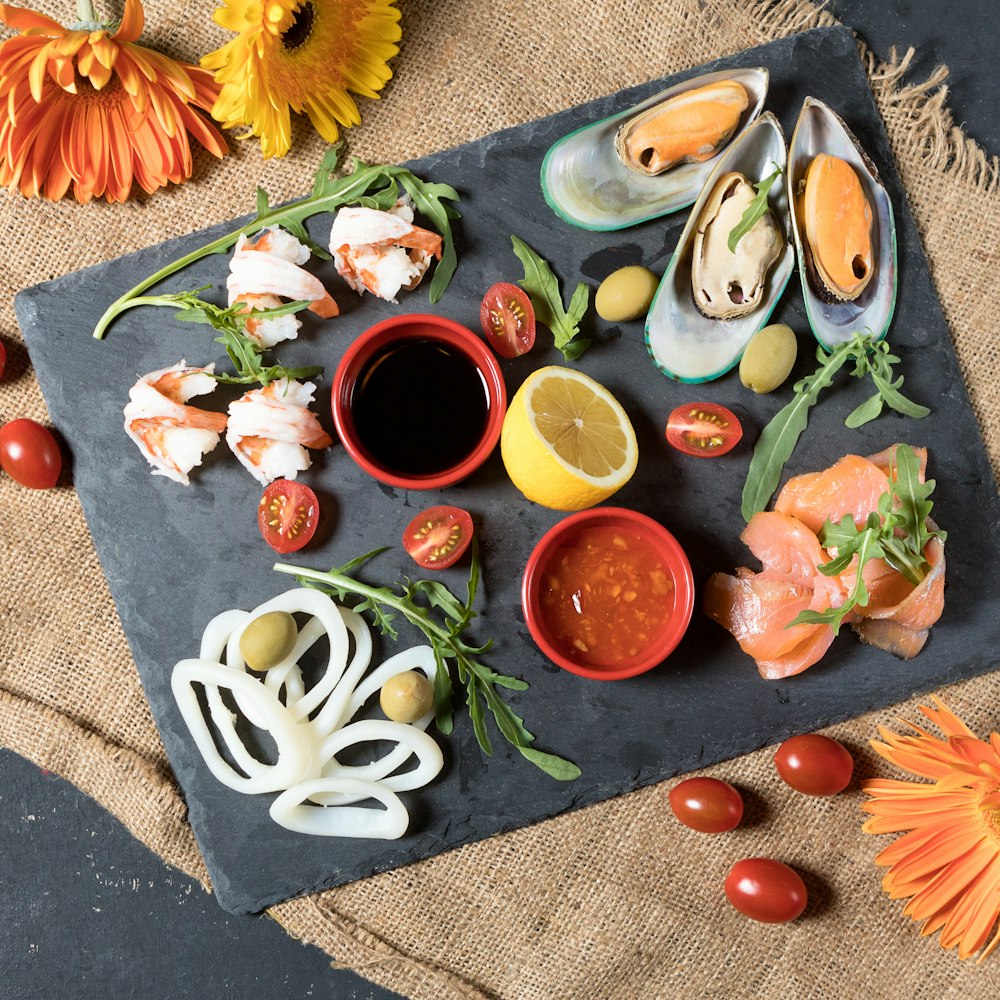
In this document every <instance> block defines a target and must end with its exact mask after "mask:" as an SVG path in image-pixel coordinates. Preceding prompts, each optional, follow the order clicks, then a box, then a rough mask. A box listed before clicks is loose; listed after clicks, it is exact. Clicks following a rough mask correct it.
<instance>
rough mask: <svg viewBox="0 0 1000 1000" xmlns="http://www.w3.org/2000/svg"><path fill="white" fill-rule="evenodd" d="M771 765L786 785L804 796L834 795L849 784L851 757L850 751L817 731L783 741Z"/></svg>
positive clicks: (852, 771)
mask: <svg viewBox="0 0 1000 1000" xmlns="http://www.w3.org/2000/svg"><path fill="white" fill-rule="evenodd" d="M774 766H775V767H776V768H777V769H778V774H780V775H781V780H782V781H784V783H785V784H786V785H791V787H792V788H794V789H795V790H796V791H797V792H803V793H804V794H805V795H836V794H837V793H838V792H842V791H843V790H844V789H845V788H846V787H847V786H848V785H849V784H850V783H851V775H852V774H853V773H854V758H853V757H852V756H851V754H850V751H849V750H848V749H847V748H846V747H844V746H842V745H841V744H840V743H838V742H837V741H836V740H831V739H830V737H829V736H822V735H820V734H819V733H804V734H803V735H801V736H793V737H792V738H791V739H790V740H785V742H784V743H782V744H781V746H780V747H778V752H777V753H776V754H775V755H774Z"/></svg>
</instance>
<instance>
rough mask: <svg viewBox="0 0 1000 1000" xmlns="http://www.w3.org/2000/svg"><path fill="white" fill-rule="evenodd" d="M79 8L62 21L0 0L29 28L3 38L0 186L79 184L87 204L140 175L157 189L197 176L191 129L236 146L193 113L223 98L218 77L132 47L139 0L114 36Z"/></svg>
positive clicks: (128, 1) (33, 190) (143, 183)
mask: <svg viewBox="0 0 1000 1000" xmlns="http://www.w3.org/2000/svg"><path fill="white" fill-rule="evenodd" d="M80 13H81V16H82V17H83V18H84V19H83V20H82V21H81V22H80V23H78V24H76V25H73V26H72V27H71V28H64V27H62V25H60V24H57V23H56V22H55V21H53V20H52V19H51V18H48V17H46V16H45V15H44V14H38V13H36V12H35V11H31V10H25V9H23V8H20V7H8V6H7V5H5V4H2V3H0V20H3V21H4V22H5V23H6V24H8V25H9V26H10V27H12V28H16V29H17V30H18V31H20V32H21V34H20V35H18V36H16V37H15V38H10V39H8V40H7V41H6V42H4V43H3V44H2V45H0V184H6V185H9V186H10V187H11V188H20V190H21V193H22V194H24V195H27V196H29V197H32V196H37V195H41V196H42V197H45V198H49V199H51V200H53V201H55V200H57V199H59V198H62V197H63V195H65V194H66V192H67V191H68V190H69V187H70V185H71V184H72V185H73V194H74V195H75V196H76V199H77V201H79V202H81V203H86V202H88V201H90V199H91V198H94V197H100V196H102V195H103V196H104V197H105V198H107V200H108V201H124V200H125V199H126V198H127V197H128V195H129V192H130V190H131V189H132V183H133V181H135V182H136V183H137V184H139V186H140V187H142V188H143V189H144V190H145V191H155V190H156V189H157V188H158V187H162V186H163V185H165V184H166V183H167V182H168V181H173V182H174V183H175V184H179V183H180V182H182V181H184V180H186V179H187V178H188V177H190V176H191V147H190V145H189V142H188V132H190V133H191V135H193V136H194V137H195V138H196V139H197V140H198V141H199V142H200V143H201V144H202V145H203V146H205V148H206V149H208V150H209V151H210V152H212V153H213V154H215V155H216V156H224V155H225V154H226V153H227V152H228V148H227V146H226V141H225V139H224V138H223V137H222V134H221V133H220V132H219V131H218V130H217V129H216V128H215V126H213V125H212V124H210V123H209V121H208V120H207V119H206V118H205V117H204V116H202V115H201V114H199V113H198V112H197V111H195V110H194V108H201V109H203V110H206V111H207V110H208V109H210V108H211V107H212V105H213V104H214V102H215V100H216V98H217V96H218V87H216V85H215V83H214V82H213V80H212V76H211V74H210V73H207V72H206V71H205V70H203V69H200V68H199V67H197V66H191V65H189V64H187V63H182V62H175V61H174V60H172V59H169V58H167V57H166V56H164V55H161V54H160V53H159V52H154V51H153V50H152V49H147V48H145V47H143V46H141V45H136V44H134V43H135V40H136V39H137V38H138V37H139V35H140V33H141V32H142V27H143V23H144V16H143V10H142V5H141V3H140V2H139V0H125V12H124V15H123V17H122V20H121V23H120V24H119V25H118V27H117V30H116V31H114V33H113V34H112V33H111V31H110V30H109V26H107V25H104V24H101V23H100V22H98V21H96V20H94V19H93V9H92V8H90V0H81V4H80ZM88 15H89V16H88ZM192 105H193V106H194V107H192Z"/></svg>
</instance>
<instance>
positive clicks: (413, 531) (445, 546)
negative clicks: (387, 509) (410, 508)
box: [403, 505, 472, 569]
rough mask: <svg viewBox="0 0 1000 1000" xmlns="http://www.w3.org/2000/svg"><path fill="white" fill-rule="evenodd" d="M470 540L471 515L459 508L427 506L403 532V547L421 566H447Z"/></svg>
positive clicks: (459, 556)
mask: <svg viewBox="0 0 1000 1000" xmlns="http://www.w3.org/2000/svg"><path fill="white" fill-rule="evenodd" d="M471 541H472V517H471V515H470V514H469V513H468V512H467V511H464V510H462V509H461V508H460V507H448V506H445V505H442V506H439V507H430V508H428V509H427V510H425V511H424V512H423V513H422V514H418V515H417V516H416V517H415V518H414V519H413V520H412V521H410V523H409V524H408V525H407V526H406V531H404V532H403V548H404V549H406V551H407V552H408V553H409V554H410V555H411V556H412V557H413V560H414V562H415V563H416V564H417V565H418V566H420V567H421V568H422V569H447V568H448V567H449V566H452V565H454V564H455V563H456V562H458V560H459V559H461V557H462V553H463V552H465V550H466V549H467V548H468V547H469V542H471Z"/></svg>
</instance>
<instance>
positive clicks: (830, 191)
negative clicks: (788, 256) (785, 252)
mask: <svg viewBox="0 0 1000 1000" xmlns="http://www.w3.org/2000/svg"><path fill="white" fill-rule="evenodd" d="M796 208H797V209H798V214H799V217H800V219H801V220H802V226H803V229H804V235H805V239H804V240H803V245H802V249H803V251H804V256H805V265H806V272H807V274H808V276H809V280H810V282H811V283H812V286H813V289H814V291H815V292H816V294H817V295H818V296H819V297H820V298H821V299H823V300H824V301H826V302H853V301H854V300H855V299H856V298H857V297H858V296H859V295H860V294H861V293H862V292H863V291H864V290H865V288H867V287H868V282H869V281H871V278H872V275H873V274H874V273H875V264H874V254H873V250H872V218H873V216H872V207H871V205H870V204H869V202H868V199H867V198H866V197H865V193H864V190H863V189H862V187H861V181H860V180H859V179H858V175H857V173H856V172H855V170H854V168H853V167H852V166H851V165H850V164H849V163H848V162H847V161H846V160H842V159H840V158H839V157H837V156H830V155H828V154H826V153H821V154H820V155H819V156H816V157H815V158H814V159H813V160H812V162H811V163H810V164H809V166H808V167H807V168H806V172H805V176H804V177H803V178H802V180H801V182H800V184H799V190H798V193H797V205H796Z"/></svg>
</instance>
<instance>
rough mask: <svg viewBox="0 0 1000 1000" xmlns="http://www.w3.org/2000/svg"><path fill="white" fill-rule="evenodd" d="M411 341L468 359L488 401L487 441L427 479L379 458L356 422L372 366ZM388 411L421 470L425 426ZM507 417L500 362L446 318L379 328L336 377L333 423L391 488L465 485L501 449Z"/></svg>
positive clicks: (411, 316) (417, 318) (395, 319)
mask: <svg viewBox="0 0 1000 1000" xmlns="http://www.w3.org/2000/svg"><path fill="white" fill-rule="evenodd" d="M407 341H430V342H433V343H438V344H441V345H443V346H444V347H445V349H446V350H448V351H449V352H450V353H451V354H452V356H454V355H456V354H457V355H460V356H461V357H464V358H466V359H468V361H469V362H471V364H472V365H474V366H475V368H476V369H478V373H479V376H480V378H481V379H482V382H483V386H484V392H485V395H486V400H487V405H486V417H485V425H484V427H483V432H482V434H481V436H480V437H479V438H478V439H477V440H473V441H471V443H470V446H469V448H468V450H466V451H464V452H463V453H462V454H461V455H460V456H458V457H457V458H456V459H455V461H454V463H453V464H449V465H448V466H447V467H445V468H441V467H440V466H438V467H435V468H433V469H432V470H431V471H428V472H426V473H424V472H419V471H413V470H412V469H406V470H400V469H398V468H392V467H390V466H389V465H387V464H386V463H385V461H384V460H382V459H380V458H378V457H376V456H375V455H374V454H373V453H372V451H371V450H370V448H369V447H367V446H366V445H365V442H364V441H363V440H362V437H361V435H360V434H359V431H358V427H357V426H356V424H355V420H354V405H355V393H356V390H357V387H358V382H359V379H360V378H361V377H362V376H363V375H364V374H365V370H366V366H367V365H368V364H369V362H371V361H372V359H373V358H375V357H376V356H377V355H379V354H380V353H382V352H385V351H386V350H388V349H389V348H392V347H394V346H396V345H403V344H406V342H407ZM413 377H414V379H415V380H416V379H418V378H419V376H418V374H417V373H414V376H413ZM435 398H437V396H435ZM386 409H387V412H386V420H387V421H389V422H390V426H391V424H393V423H394V424H395V425H396V426H397V427H398V428H399V433H400V435H404V436H405V438H406V447H407V449H408V450H407V455H408V457H412V459H413V462H414V463H415V464H419V461H420V451H419V449H420V448H421V447H422V446H426V442H427V440H428V438H427V437H426V436H425V437H422V436H421V435H422V432H423V430H424V428H422V427H421V426H420V421H419V419H418V418H417V417H416V416H415V415H414V413H412V412H402V411H405V409H406V407H400V409H399V410H394V409H393V408H392V406H387V408H386ZM506 412H507V388H506V386H505V384H504V380H503V373H502V372H501V371H500V366H499V365H498V364H497V360H496V357H495V356H494V355H493V353H492V351H490V350H489V348H488V347H487V346H486V344H485V343H484V342H483V341H482V339H481V338H479V337H477V336H476V334H474V333H473V332H472V331H471V330H469V329H467V328H466V327H464V326H462V325H461V324H460V323H456V322H454V321H453V320H450V319H445V318H444V317H443V316H432V315H429V314H422V313H408V314H404V315H402V316H391V317H390V318H389V319H385V320H382V322H380V323H376V324H375V325H374V326H373V327H371V328H369V329H368V330H366V331H365V332H364V333H362V334H361V335H360V336H359V337H358V338H357V339H356V340H355V341H354V343H353V344H351V346H350V347H349V348H348V349H347V353H346V354H345V355H344V357H343V358H342V359H341V362H340V364H339V365H338V366H337V371H336V374H335V375H334V377H333V422H334V425H335V426H336V428H337V434H338V436H339V437H340V441H341V443H342V444H343V446H344V448H345V449H346V451H347V453H348V454H349V455H350V456H351V458H353V459H354V461H355V462H357V463H358V465H360V466H361V468H362V469H364V470H365V472H367V473H368V474H369V475H371V476H374V477H375V478H376V479H378V480H380V481H381V482H383V483H388V484H389V485H390V486H401V487H403V488H405V489H411V490H430V489H440V488H441V487H443V486H451V485H452V484H453V483H457V482H459V481H460V480H462V479H465V478H466V477H467V476H469V475H470V474H471V473H472V472H474V471H475V470H476V469H478V468H479V466H480V465H482V464H483V462H485V461H486V459H487V458H488V457H489V455H490V453H491V452H492V451H493V449H494V448H495V447H496V444H497V441H499V440H500V429H501V427H502V425H503V418H504V414H505V413H506ZM386 433H388V432H386Z"/></svg>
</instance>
